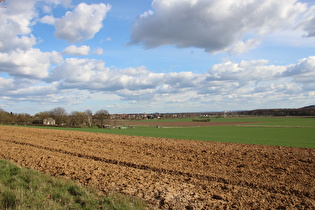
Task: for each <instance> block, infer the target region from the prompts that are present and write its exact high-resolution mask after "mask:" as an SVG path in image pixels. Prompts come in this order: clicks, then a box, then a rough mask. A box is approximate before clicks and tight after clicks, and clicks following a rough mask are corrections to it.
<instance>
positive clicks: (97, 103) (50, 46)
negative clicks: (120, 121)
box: [0, 0, 315, 114]
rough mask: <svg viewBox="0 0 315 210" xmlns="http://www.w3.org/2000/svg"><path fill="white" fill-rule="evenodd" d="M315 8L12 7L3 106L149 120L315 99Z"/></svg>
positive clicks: (118, 1)
mask: <svg viewBox="0 0 315 210" xmlns="http://www.w3.org/2000/svg"><path fill="white" fill-rule="evenodd" d="M314 5H315V1H313V0H308V1H297V0H278V1H273V0H250V1H245V0H244V1H233V0H227V1H217V0H153V1H149V0H134V1H122V0H108V1H96V0H95V1H93V0H90V1H79V0H72V1H71V0H40V1H39V0H38V1H36V0H30V1H23V0H7V1H6V2H5V3H3V4H2V8H0V108H2V109H4V110H5V111H12V112H17V113H23V112H25V113H30V114H35V113H38V112H41V111H48V110H51V109H53V108H55V107H63V108H65V109H66V110H67V111H68V112H69V113H70V112H71V111H85V110H87V109H90V110H92V111H93V112H96V111H97V110H100V109H107V110H108V111H109V112H110V113H143V112H145V113H152V112H199V111H222V110H245V109H259V108H299V107H302V106H307V105H310V104H315V6H314Z"/></svg>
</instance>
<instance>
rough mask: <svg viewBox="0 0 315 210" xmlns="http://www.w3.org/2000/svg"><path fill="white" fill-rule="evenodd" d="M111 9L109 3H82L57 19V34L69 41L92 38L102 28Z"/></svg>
mask: <svg viewBox="0 0 315 210" xmlns="http://www.w3.org/2000/svg"><path fill="white" fill-rule="evenodd" d="M110 9H111V6H110V5H109V4H107V5H105V4H103V3H100V4H91V5H88V4H85V3H80V4H79V5H77V7H76V8H75V9H74V10H73V11H68V12H67V13H66V14H65V15H64V16H63V17H62V18H60V19H55V28H56V32H55V35H56V36H57V37H58V38H60V39H64V40H67V41H69V42H80V41H84V40H87V39H91V38H93V37H94V35H95V34H96V33H97V32H98V31H99V30H100V29H101V28H102V26H103V24H102V22H103V20H104V18H105V16H106V13H107V12H108V11H109V10H110Z"/></svg>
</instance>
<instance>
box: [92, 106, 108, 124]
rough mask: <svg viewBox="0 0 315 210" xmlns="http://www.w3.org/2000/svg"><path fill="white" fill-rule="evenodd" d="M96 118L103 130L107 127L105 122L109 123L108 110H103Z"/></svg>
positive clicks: (97, 113)
mask: <svg viewBox="0 0 315 210" xmlns="http://www.w3.org/2000/svg"><path fill="white" fill-rule="evenodd" d="M95 118H96V119H97V120H98V121H99V123H100V125H101V127H102V128H103V127H104V125H105V122H106V121H107V122H109V119H110V115H109V113H108V111H107V110H105V109H101V110H98V111H97V112H96V113H95Z"/></svg>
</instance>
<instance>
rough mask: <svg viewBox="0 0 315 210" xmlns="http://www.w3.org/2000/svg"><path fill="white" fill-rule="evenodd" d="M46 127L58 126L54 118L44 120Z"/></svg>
mask: <svg viewBox="0 0 315 210" xmlns="http://www.w3.org/2000/svg"><path fill="white" fill-rule="evenodd" d="M43 124H44V125H56V120H55V119H53V118H45V119H43Z"/></svg>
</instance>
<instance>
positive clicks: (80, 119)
mask: <svg viewBox="0 0 315 210" xmlns="http://www.w3.org/2000/svg"><path fill="white" fill-rule="evenodd" d="M84 120H85V114H84V112H78V111H73V112H71V114H70V123H71V125H73V126H82V125H83V124H84Z"/></svg>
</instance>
